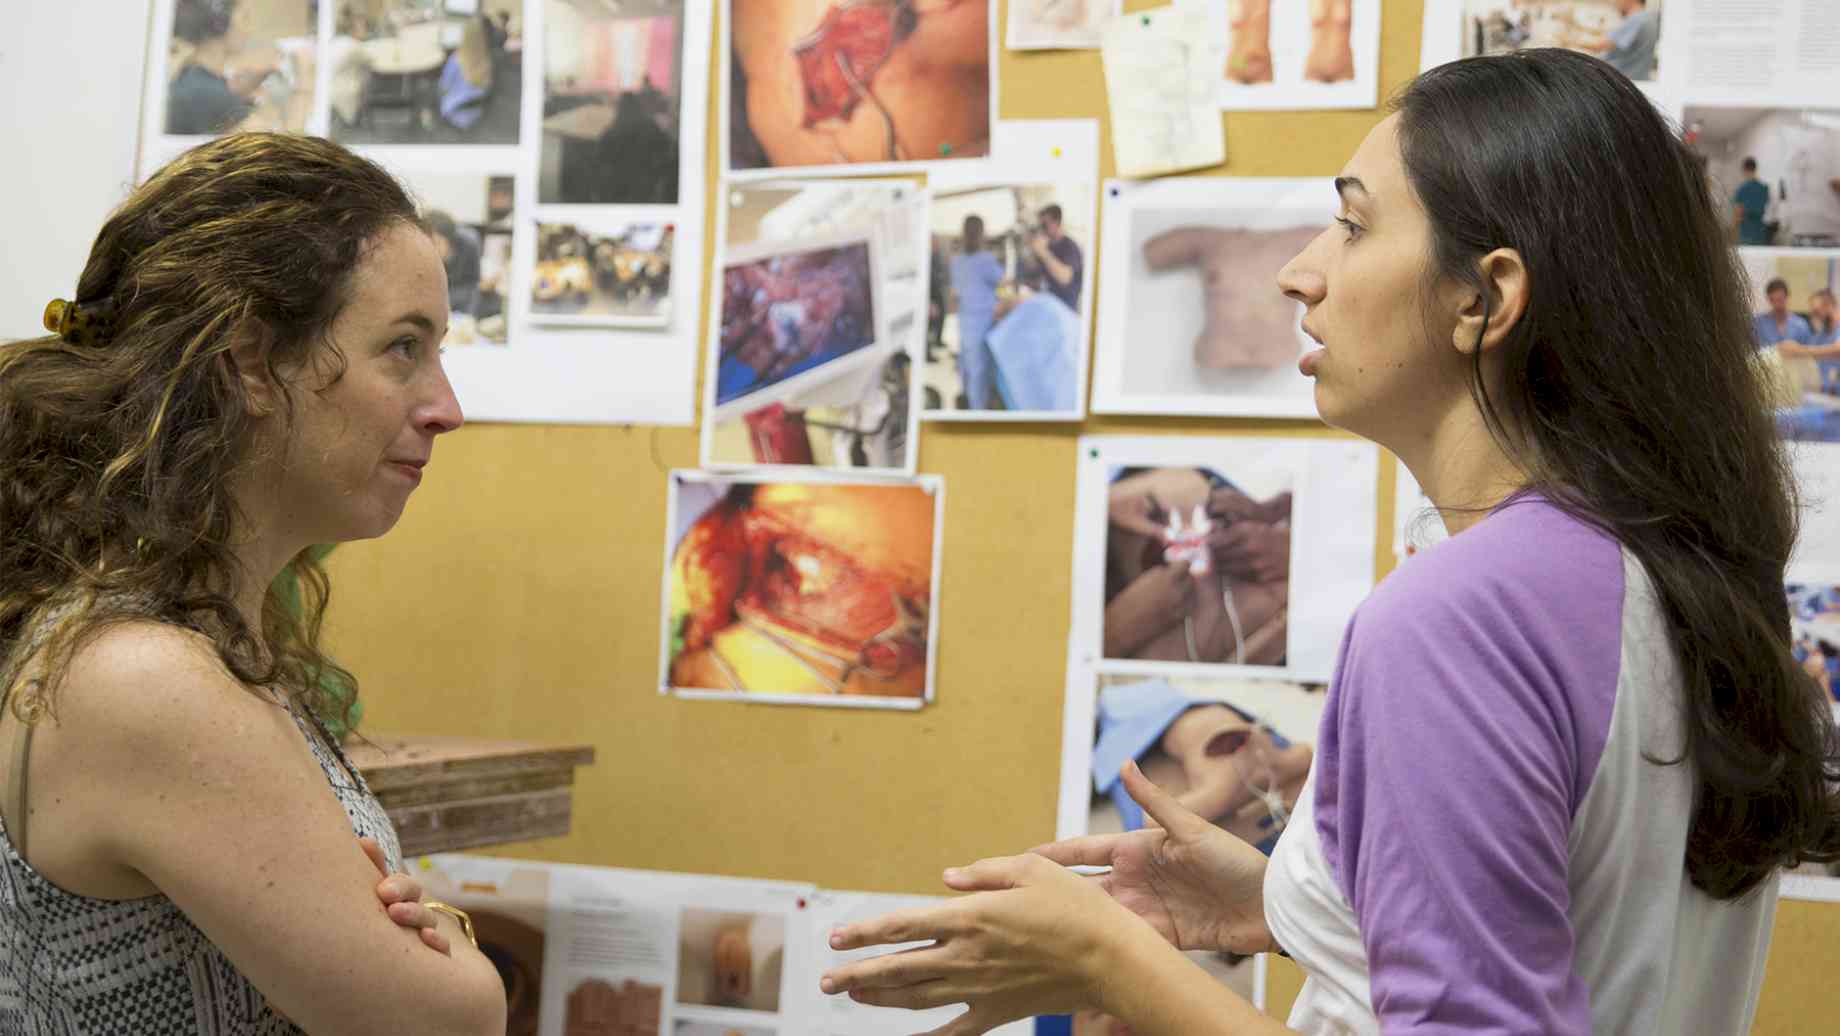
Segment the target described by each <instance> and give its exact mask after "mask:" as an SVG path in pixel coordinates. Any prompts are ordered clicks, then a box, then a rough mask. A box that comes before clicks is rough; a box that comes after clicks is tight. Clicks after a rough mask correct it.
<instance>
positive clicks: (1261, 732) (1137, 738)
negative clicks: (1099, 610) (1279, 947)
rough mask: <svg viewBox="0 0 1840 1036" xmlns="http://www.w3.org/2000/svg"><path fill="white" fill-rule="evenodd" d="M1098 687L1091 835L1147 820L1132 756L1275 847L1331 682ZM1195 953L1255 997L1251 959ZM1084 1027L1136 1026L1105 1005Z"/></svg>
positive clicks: (1232, 826) (1097, 1030) (1250, 839)
mask: <svg viewBox="0 0 1840 1036" xmlns="http://www.w3.org/2000/svg"><path fill="white" fill-rule="evenodd" d="M1097 692H1098V695H1097V698H1096V700H1095V702H1094V709H1093V745H1092V757H1091V762H1090V766H1089V767H1088V769H1089V771H1090V774H1091V783H1090V785H1089V786H1088V787H1087V788H1086V792H1087V793H1088V794H1089V797H1090V801H1089V804H1088V814H1087V822H1086V831H1085V833H1086V834H1089V835H1105V834H1116V833H1119V832H1123V831H1137V830H1141V829H1142V828H1144V827H1145V826H1146V823H1147V817H1146V815H1145V813H1144V810H1143V807H1141V806H1139V805H1138V804H1137V803H1136V801H1135V800H1133V799H1132V798H1131V796H1130V794H1129V793H1127V792H1126V791H1125V789H1124V785H1123V783H1122V782H1121V781H1120V780H1119V777H1118V773H1119V770H1120V768H1122V767H1123V766H1124V764H1125V763H1126V762H1127V761H1135V762H1136V763H1137V765H1138V766H1139V767H1140V768H1141V769H1142V770H1143V772H1144V776H1146V777H1148V778H1149V779H1150V781H1151V782H1152V783H1154V784H1156V785H1157V786H1158V787H1160V788H1162V789H1163V790H1164V791H1166V792H1169V793H1170V794H1171V795H1173V796H1175V798H1176V801H1177V802H1179V803H1181V804H1182V806H1183V807H1184V808H1186V809H1189V810H1191V811H1193V812H1195V813H1197V814H1199V815H1201V816H1202V817H1204V818H1206V819H1207V820H1209V821H1211V822H1212V823H1214V824H1215V825H1217V826H1219V827H1220V828H1222V829H1223V830H1225V831H1227V832H1229V833H1230V834H1232V835H1233V836H1234V837H1236V838H1239V839H1240V840H1242V841H1244V842H1246V843H1247V844H1249V845H1252V846H1254V847H1256V848H1258V849H1259V850H1260V851H1261V852H1264V853H1266V854H1267V855H1269V854H1270V853H1271V850H1272V849H1273V848H1275V847H1276V845H1277V842H1278V836H1279V835H1280V834H1281V833H1283V831H1284V828H1285V825H1286V824H1288V823H1289V822H1290V815H1291V812H1292V810H1294V809H1295V808H1296V805H1297V797H1298V796H1299V795H1300V794H1302V792H1303V782H1304V778H1305V777H1306V776H1307V775H1308V774H1309V769H1310V763H1311V761H1312V759H1313V758H1314V755H1315V753H1314V751H1313V750H1312V747H1311V746H1312V745H1313V743H1314V742H1315V740H1316V729H1317V726H1318V725H1319V724H1320V723H1321V721H1322V709H1323V700H1324V694H1323V687H1322V685H1320V684H1297V683H1289V682H1283V681H1276V680H1234V679H1225V680H1222V679H1194V678H1168V679H1165V678H1161V677H1155V678H1148V677H1143V676H1123V675H1110V676H1101V677H1099V679H1098V687H1097ZM1191 956H1194V957H1195V958H1196V961H1197V963H1199V964H1201V965H1202V966H1203V967H1204V968H1206V969H1207V970H1208V971H1209V972H1210V973H1212V974H1214V975H1215V977H1216V978H1218V979H1220V980H1221V981H1222V982H1223V983H1224V984H1226V985H1227V986H1228V987H1229V988H1232V989H1236V990H1241V991H1242V992H1244V993H1246V995H1250V990H1251V986H1252V981H1253V967H1252V962H1251V958H1249V957H1241V956H1239V955H1237V954H1194V955H1191ZM1074 1031H1075V1032H1076V1033H1082V1034H1091V1036H1124V1034H1125V1033H1126V1030H1124V1029H1122V1028H1118V1027H1116V1023H1115V1022H1114V1021H1112V1020H1111V1019H1109V1018H1107V1017H1105V1016H1103V1015H1100V1014H1097V1013H1087V1014H1083V1015H1077V1016H1076V1017H1075V1019H1074Z"/></svg>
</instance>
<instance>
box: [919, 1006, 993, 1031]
mask: <svg viewBox="0 0 1840 1036" xmlns="http://www.w3.org/2000/svg"><path fill="white" fill-rule="evenodd" d="M997 1024H1001V1023H995V1024H993V1023H992V1022H990V1021H989V1020H987V1016H986V1015H985V1014H984V1013H983V1012H981V1011H979V1010H978V1009H977V1008H975V1007H974V1008H972V1009H971V1010H969V1011H966V1012H965V1013H964V1014H961V1015H959V1016H958V1017H957V1018H954V1019H952V1020H951V1021H949V1022H947V1023H946V1024H944V1025H941V1026H940V1027H939V1028H937V1029H934V1030H932V1031H931V1032H924V1033H921V1034H920V1036H983V1034H984V1033H987V1032H989V1031H990V1030H992V1029H994V1028H996V1027H997Z"/></svg>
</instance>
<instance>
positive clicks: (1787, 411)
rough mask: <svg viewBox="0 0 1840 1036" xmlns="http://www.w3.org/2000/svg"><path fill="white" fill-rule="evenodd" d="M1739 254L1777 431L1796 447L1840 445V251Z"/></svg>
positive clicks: (1749, 251) (1751, 251) (1749, 250)
mask: <svg viewBox="0 0 1840 1036" xmlns="http://www.w3.org/2000/svg"><path fill="white" fill-rule="evenodd" d="M1738 255H1739V258H1740V260H1741V261H1742V262H1743V263H1744V271H1745V273H1746V274H1748V275H1749V280H1750V287H1751V312H1752V314H1753V315H1752V317H1751V329H1752V333H1753V334H1754V335H1755V338H1756V344H1757V350H1758V353H1757V358H1758V362H1760V363H1761V364H1762V365H1763V367H1764V370H1765V372H1766V374H1767V376H1768V383H1769V385H1770V387H1771V390H1772V391H1771V395H1772V397H1773V401H1774V403H1775V406H1776V423H1777V427H1778V430H1779V431H1780V432H1781V433H1782V435H1783V437H1784V438H1786V439H1791V440H1794V441H1797V442H1828V443H1837V442H1840V308H1837V307H1836V306H1835V297H1836V293H1840V250H1836V251H1833V252H1829V253H1826V254H1820V253H1813V254H1810V253H1806V252H1794V251H1789V250H1786V249H1757V248H1741V249H1739V250H1738Z"/></svg>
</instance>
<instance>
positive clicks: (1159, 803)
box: [1119, 760, 1208, 838]
mask: <svg viewBox="0 0 1840 1036" xmlns="http://www.w3.org/2000/svg"><path fill="white" fill-rule="evenodd" d="M1119 773H1120V775H1121V777H1122V778H1123V780H1124V790H1125V791H1127V792H1129V793H1130V795H1131V798H1132V799H1133V800H1135V801H1136V803H1137V804H1138V805H1140V806H1142V807H1144V812H1145V813H1147V814H1149V816H1150V818H1151V819H1153V820H1155V821H1156V822H1157V824H1158V825H1160V826H1161V827H1162V828H1163V830H1165V831H1167V832H1169V834H1170V835H1171V836H1172V837H1175V838H1185V837H1193V836H1194V835H1196V834H1197V833H1198V832H1201V831H1204V830H1206V829H1207V827H1208V822H1207V821H1206V820H1203V819H1201V817H1199V816H1197V815H1196V814H1195V813H1194V812H1192V811H1190V810H1188V809H1184V808H1183V807H1182V805H1181V804H1180V803H1178V802H1177V801H1176V799H1175V796H1173V795H1171V794H1169V793H1168V792H1166V791H1164V790H1163V789H1161V788H1159V787H1157V786H1156V785H1155V784H1153V783H1151V781H1150V778H1148V777H1145V776H1144V771H1142V770H1140V769H1138V768H1137V761H1136V760H1131V761H1130V762H1127V763H1125V764H1124V768H1123V769H1122V770H1120V771H1119Z"/></svg>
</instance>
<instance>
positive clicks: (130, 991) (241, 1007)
mask: <svg viewBox="0 0 1840 1036" xmlns="http://www.w3.org/2000/svg"><path fill="white" fill-rule="evenodd" d="M294 722H295V724H296V725H298V726H299V727H300V732H301V734H302V736H304V737H305V738H306V739H307V744H308V745H309V746H310V747H311V748H312V749H313V755H314V757H315V758H316V759H318V760H319V765H320V769H322V770H324V771H325V773H326V782H327V783H328V784H330V785H331V786H332V790H333V793H334V794H335V795H337V796H338V799H339V804H340V805H342V806H344V807H345V815H346V816H347V817H349V818H350V820H351V829H352V831H353V832H354V833H355V834H356V835H359V836H363V835H369V836H370V837H372V838H375V839H376V840H377V842H378V844H380V845H382V846H383V849H384V853H385V855H386V856H387V857H388V858H389V862H390V868H391V870H393V871H394V870H400V869H401V868H402V850H401V848H400V846H399V845H398V843H397V841H396V829H395V828H394V827H392V826H391V824H390V818H389V817H388V816H386V815H385V814H384V812H383V807H382V806H380V805H378V803H377V798H376V796H374V795H372V794H371V791H370V788H369V787H368V786H366V785H365V783H364V778H363V776H362V775H360V774H359V773H358V771H357V770H356V768H354V767H352V766H351V765H350V763H349V762H347V761H346V759H345V753H344V752H342V751H341V750H340V749H339V747H338V745H337V744H335V743H333V742H332V741H331V740H330V739H329V738H326V737H325V736H323V734H322V733H321V730H320V728H319V725H318V724H317V723H315V722H313V721H311V720H308V719H305V718H303V717H302V716H301V714H300V712H299V711H298V710H294ZM199 865H200V866H209V862H208V861H203V860H201V861H200V863H199ZM300 1032H301V1029H300V1027H299V1026H297V1025H295V1024H294V1023H292V1022H290V1021H288V1020H287V1019H286V1018H285V1017H283V1016H282V1015H281V1014H280V1013H279V1012H278V1011H276V1010H275V1009H274V1008H272V1007H270V1006H269V1005H268V1002H267V1001H266V1000H264V999H263V997H262V994H261V993H259V992H257V991H256V988H255V986H253V985H251V984H250V982H249V980H248V979H247V978H244V977H243V974H242V973H241V972H239V971H237V969H236V966H235V965H233V964H231V963H230V961H229V960H228V959H227V958H225V956H224V955H223V953H222V952H221V951H220V950H218V948H217V947H216V946H214V945H212V943H211V941H210V940H209V939H207V938H205V936H204V933H203V932H200V931H199V930H198V928H197V927H196V926H195V925H193V924H192V922H191V921H190V920H188V919H187V918H186V916H185V914H184V913H182V912H181V911H180V910H179V908H178V907H177V906H176V905H174V903H173V901H172V900H170V899H167V898H166V897H165V896H160V895H155V896H148V897H146V898H143V899H132V900H105V899H92V898H90V897H88V896H80V895H76V894H75V893H71V892H66V891H65V890H63V889H61V888H58V887H57V886H56V885H53V884H52V883H51V882H50V881H48V880H46V878H45V877H44V876H43V875H41V874H40V873H38V871H37V870H35V869H33V867H32V865H31V864H29V863H27V862H26V861H25V859H24V858H23V857H21V856H20V855H19V852H18V849H17V848H16V847H15V846H14V844H13V838H12V835H11V833H10V832H8V831H7V830H6V824H5V820H4V818H0V1036H92V1034H94V1036H101V1034H104V1033H107V1034H116V1033H121V1034H130V1033H131V1034H134V1036H194V1034H196V1036H293V1034H296V1033H300Z"/></svg>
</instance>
